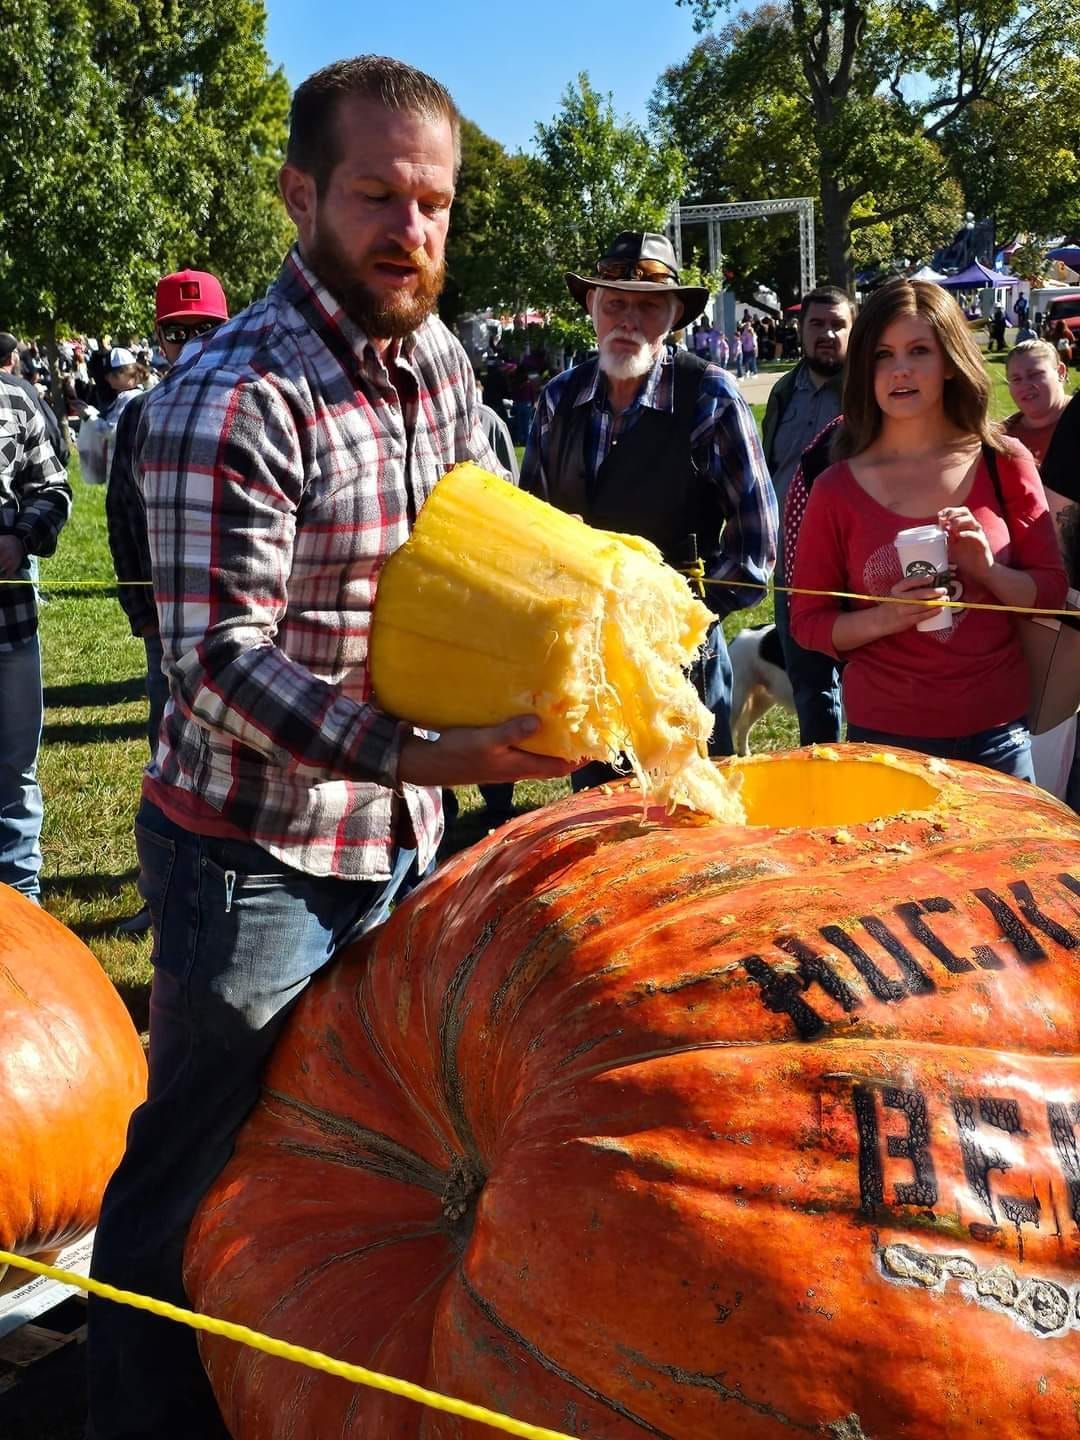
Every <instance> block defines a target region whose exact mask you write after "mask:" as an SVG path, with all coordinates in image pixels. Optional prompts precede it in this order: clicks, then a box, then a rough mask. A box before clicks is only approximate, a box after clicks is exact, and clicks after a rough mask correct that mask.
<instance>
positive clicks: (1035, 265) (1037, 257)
mask: <svg viewBox="0 0 1080 1440" xmlns="http://www.w3.org/2000/svg"><path fill="white" fill-rule="evenodd" d="M1048 268H1049V267H1048V262H1047V259H1046V242H1045V241H1043V240H1037V239H1033V238H1030V237H1025V239H1024V241H1023V243H1022V244H1020V245H1017V247H1016V249H1015V250H1014V251H1013V252H1012V254H1011V255H1010V256H1009V269H1010V270H1011V271H1012V273H1013V274H1014V275H1018V276H1019V277H1020V279H1021V280H1027V281H1028V282H1029V284H1031V285H1032V286H1034V287H1036V288H1037V287H1038V286H1039V285H1041V284H1042V283H1043V281H1044V280H1045V278H1046V272H1047V269H1048Z"/></svg>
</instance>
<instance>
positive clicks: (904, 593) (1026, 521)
mask: <svg viewBox="0 0 1080 1440" xmlns="http://www.w3.org/2000/svg"><path fill="white" fill-rule="evenodd" d="M989 390H990V385H989V381H988V379H987V376H986V371H985V369H984V367H983V363H982V356H981V354H980V352H979V350H978V347H977V346H976V344H975V341H974V340H973V338H972V336H971V334H970V332H969V331H968V329H967V326H966V324H965V322H964V317H963V314H962V313H961V311H960V308H959V306H958V305H957V304H956V302H955V300H953V298H952V297H951V296H950V295H949V294H948V293H947V292H946V291H944V290H941V289H939V288H938V286H936V285H932V284H928V283H925V282H920V281H910V280H896V281H892V282H890V283H889V284H887V285H884V286H882V287H881V289H880V290H878V291H876V292H875V293H874V294H873V295H872V296H871V297H870V299H869V300H868V301H867V303H866V304H865V305H864V306H863V309H862V310H861V312H860V313H859V315H858V317H857V319H856V321H855V324H854V326H853V328H852V333H851V341H850V345H849V349H848V368H847V374H846V380H845V384H844V399H843V414H844V424H843V427H842V428H841V429H840V430H839V431H838V441H837V448H836V450H834V455H835V456H836V458H837V461H838V463H836V464H834V465H833V466H831V467H830V469H828V470H827V471H826V472H825V473H824V474H823V475H822V476H821V477H820V478H819V479H818V481H817V483H816V484H815V485H814V488H813V490H812V491H811V494H810V498H809V501H808V503H807V508H806V516H805V518H804V520H803V523H802V528H801V530H800V532H799V540H798V548H797V551H796V556H795V574H794V585H795V587H796V589H800V588H801V589H805V590H822V591H832V592H835V591H855V592H857V593H860V594H868V595H878V596H881V597H883V601H882V602H876V601H872V600H860V601H854V602H852V603H851V605H850V608H848V607H847V606H846V605H845V604H844V602H842V601H840V600H835V599H832V598H831V597H830V596H829V595H824V596H822V595H811V594H796V595H795V596H793V598H792V606H791V621H792V631H793V633H794V635H795V638H796V640H797V641H798V642H799V644H800V645H804V646H806V647H807V648H808V649H812V650H821V651H824V652H825V653H826V654H830V655H833V656H834V657H836V658H837V659H841V660H844V661H845V662H846V664H845V670H844V702H845V710H846V712H847V716H848V738H849V739H850V740H860V741H867V742H870V743H873V744H894V745H902V746H907V747H908V748H910V749H913V750H920V751H922V752H924V753H925V754H930V755H938V756H941V757H942V758H945V759H957V760H971V761H975V762H978V763H980V764H983V765H988V766H990V767H992V768H993V769H995V770H1000V771H1002V772H1004V773H1006V774H1011V775H1016V776H1019V777H1020V778H1023V779H1028V780H1031V779H1034V773H1033V770H1032V766H1031V753H1030V738H1029V735H1028V730H1027V722H1026V714H1025V712H1026V708H1027V669H1026V665H1025V662H1024V658H1023V654H1022V652H1021V649H1020V644H1019V641H1018V639H1017V637H1016V634H1015V632H1014V628H1013V624H1012V621H1011V618H1010V616H1009V615H1008V614H1007V613H996V612H994V611H983V610H958V611H954V612H953V614H952V624H951V625H950V626H949V627H948V628H946V629H939V630H917V629H916V628H915V627H916V625H917V624H918V622H919V621H920V620H925V619H926V616H927V612H926V609H925V608H924V607H922V606H916V605H897V604H890V603H888V601H887V599H885V598H884V597H890V596H895V597H903V598H906V599H909V600H910V599H915V600H920V601H930V602H933V601H936V602H938V603H940V602H941V601H943V600H945V599H947V598H950V597H951V598H953V599H964V600H967V601H976V602H982V603H989V604H993V603H995V602H996V603H999V604H1001V605H1003V606H1008V605H1016V606H1031V605H1036V606H1058V605H1060V604H1061V603H1062V601H1063V599H1064V596H1065V590H1066V581H1065V572H1064V570H1063V568H1062V565H1061V558H1060V555H1059V553H1058V547H1057V541H1056V539H1055V536H1054V527H1053V522H1052V521H1051V518H1050V513H1049V510H1048V509H1047V504H1046V498H1045V496H1044V494H1043V489H1042V485H1041V483H1040V481H1039V476H1038V472H1037V471H1036V469H1035V465H1034V462H1033V461H1032V459H1031V456H1030V455H1029V454H1028V453H1027V451H1026V450H1024V449H1023V448H1022V447H1021V446H1019V445H1017V444H1016V443H1015V441H1012V440H1010V439H1008V438H1007V437H1006V436H1005V435H1004V434H1003V433H1002V431H1001V430H1000V429H999V428H998V427H997V426H995V425H992V424H991V423H990V420H989V418H988V401H989ZM995 472H996V474H995ZM995 482H996V483H995ZM999 494H1000V496H1001V500H1000V501H999V499H998V495H999ZM923 525H935V526H940V527H941V528H942V529H943V530H945V532H946V535H947V537H948V553H949V571H948V574H947V575H944V576H936V577H933V578H932V579H930V580H928V579H927V578H926V577H925V576H913V577H910V578H907V579H904V578H903V576H902V572H901V568H900V561H899V557H898V555H897V552H896V546H895V540H896V536H897V534H898V533H899V532H900V531H901V530H906V529H909V528H912V527H915V526H923Z"/></svg>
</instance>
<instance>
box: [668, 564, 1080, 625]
mask: <svg viewBox="0 0 1080 1440" xmlns="http://www.w3.org/2000/svg"><path fill="white" fill-rule="evenodd" d="M700 564H701V562H700V561H699V562H698V565H700ZM679 573H680V574H681V575H686V576H687V577H688V578H689V579H690V581H691V583H692V584H694V585H723V586H727V587H730V588H732V589H735V588H738V589H743V590H764V591H767V592H772V593H774V594H775V592H776V591H778V590H781V591H783V593H784V594H785V595H824V596H826V597H827V598H828V599H830V600H868V601H869V602H870V603H871V604H872V605H926V606H929V607H930V608H932V609H934V610H937V609H943V610H997V611H1000V612H1001V613H1002V614H1004V615H1046V616H1051V617H1053V618H1055V619H1066V618H1067V619H1069V620H1076V619H1077V618H1078V617H1080V611H1076V610H1040V609H1038V608H1037V607H1035V606H1032V605H999V604H992V603H986V602H985V601H979V600H914V599H912V598H911V596H909V595H863V594H861V593H860V592H859V591H858V590H809V589H807V588H806V587H805V586H803V585H773V584H770V583H768V582H766V581H763V580H705V579H702V578H701V577H700V576H699V574H698V571H697V569H696V568H695V567H693V566H690V567H687V568H686V569H683V570H680V572H679Z"/></svg>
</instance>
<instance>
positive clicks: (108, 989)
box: [0, 885, 146, 1283]
mask: <svg viewBox="0 0 1080 1440" xmlns="http://www.w3.org/2000/svg"><path fill="white" fill-rule="evenodd" d="M145 1092H146V1062H145V1060H144V1059H143V1053H142V1046H141V1045H140V1044H139V1037H138V1035H137V1034H136V1032H135V1027H134V1026H133V1025H132V1023H131V1020H130V1018H129V1016H128V1013H127V1010H126V1009H125V1008H124V1004H123V1002H122V1000H121V999H120V997H119V995H117V993H116V991H115V990H114V989H113V987H112V985H111V984H110V983H109V981H108V979H107V978H106V976H105V973H104V971H103V970H102V968H101V966H100V965H99V964H98V961H97V960H96V959H95V957H94V956H93V954H92V953H91V952H90V951H89V950H88V949H87V948H86V946H85V945H84V944H83V943H82V941H81V940H79V939H77V938H76V937H75V936H74V935H73V934H72V933H71V931H70V930H66V929H65V928H64V926H63V925H61V924H60V922H59V921H58V920H54V919H53V918H52V916H51V915H48V914H46V913H45V911H44V910H42V909H39V907H38V906H36V905H32V904H31V903H30V901H29V900H27V899H25V898H24V897H23V896H22V895H19V894H18V893H17V892H16V891H14V890H11V889H9V888H8V887H7V886H6V885H0V1248H2V1249H4V1250H8V1251H11V1252H13V1253H15V1254H18V1255H28V1256H38V1257H43V1256H47V1255H48V1254H50V1253H51V1252H53V1251H55V1250H56V1249H57V1248H59V1247H60V1246H62V1245H65V1244H67V1243H68V1242H69V1241H73V1240H77V1239H78V1238H79V1237H80V1236H82V1235H85V1234H86V1233H87V1231H88V1230H90V1229H91V1228H92V1227H93V1225H94V1224H95V1222H96V1220H97V1217H98V1211H99V1209H100V1207H101V1197H102V1194H103V1192H104V1189H105V1183H106V1181H107V1180H108V1178H109V1176H110V1175H111V1173H112V1171H113V1169H114V1168H115V1166H116V1162H117V1161H118V1160H119V1159H120V1155H121V1153H122V1151H123V1149H124V1135H125V1133H126V1130H127V1122H128V1117H129V1116H130V1115H131V1112H132V1110H133V1109H134V1108H135V1106H136V1105H137V1104H138V1103H139V1101H140V1100H141V1099H142V1098H143V1095H144V1094H145ZM4 1269H6V1267H0V1279H3V1272H4ZM26 1278H27V1277H26V1276H25V1275H24V1274H21V1273H20V1274H18V1275H16V1274H15V1273H14V1272H12V1275H11V1276H9V1277H8V1281H9V1283H11V1282H13V1281H23V1280H25V1279H26Z"/></svg>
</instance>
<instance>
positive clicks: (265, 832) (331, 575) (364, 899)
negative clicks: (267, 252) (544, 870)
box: [89, 56, 569, 1440]
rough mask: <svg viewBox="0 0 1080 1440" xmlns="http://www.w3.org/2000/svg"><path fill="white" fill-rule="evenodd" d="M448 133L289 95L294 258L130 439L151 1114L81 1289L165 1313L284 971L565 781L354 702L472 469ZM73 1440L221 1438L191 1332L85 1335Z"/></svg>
mask: <svg viewBox="0 0 1080 1440" xmlns="http://www.w3.org/2000/svg"><path fill="white" fill-rule="evenodd" d="M457 132H458V117H457V112H456V110H455V108H454V105H453V101H452V100H451V99H450V96H449V95H448V94H447V92H446V91H445V90H444V89H443V87H442V86H441V85H439V84H438V83H437V82H436V81H434V80H432V79H431V78H430V77H428V76H426V75H423V74H421V73H420V72H419V71H416V70H413V69H411V68H410V67H408V66H406V65H403V64H401V63H400V62H398V61H393V60H385V59H381V58H378V57H371V56H365V57H361V58H360V59H358V60H354V61H345V62H341V63H339V64H336V65H332V66H329V67H327V68H326V69H325V70H322V71H320V72H318V73H317V74H316V75H314V76H312V77H311V78H310V79H309V80H307V81H306V82H305V83H304V84H303V85H301V86H300V88H299V89H298V90H297V92H296V94H295V96H294V98H293V104H292V113H291V126H290V138H289V149H288V158H287V161H286V164H285V166H284V168H283V170H282V174H281V191H282V196H283V198H284V201H285V204H286V207H287V209H288V210H289V213H290V215H291V217H292V219H293V220H294V222H295V223H296V227H297V231H298V234H299V240H298V244H297V247H296V248H295V249H294V250H293V251H292V253H291V254H290V255H289V256H288V258H287V259H286V261H285V264H284V266H283V267H282V270H281V273H280V275H279V277H278V279H277V281H276V282H275V284H274V285H273V286H272V287H271V289H270V292H269V294H268V295H267V297H266V299H265V300H264V301H262V302H260V303H258V304H255V305H253V306H251V307H250V308H249V309H248V310H246V311H244V312H242V313H241V314H240V315H238V316H236V317H235V318H234V319H233V320H231V321H230V322H228V323H227V324H226V325H224V326H222V327H221V328H220V329H218V330H217V331H215V332H214V334H213V335H212V336H209V337H207V338H206V340H205V341H204V342H203V343H202V345H201V346H199V347H198V349H197V350H196V351H195V353H192V351H193V350H194V348H195V347H194V346H192V347H189V349H188V350H186V351H185V355H184V358H183V360H182V361H181V363H180V364H179V366H178V367H177V368H176V370H175V371H173V372H172V374H170V375H169V377H168V378H167V379H166V380H165V382H164V383H163V384H162V385H161V386H160V387H159V388H158V390H156V391H155V392H153V393H152V394H151V395H150V396H149V397H148V399H147V400H146V402H145V404H144V406H143V413H142V416H141V419H140V425H139V431H138V434H137V437H136V450H137V454H138V466H139V472H140V477H141V485H142V492H143V497H144V499H145V502H146V513H147V527H148V533H149V540H150V551H151V557H152V561H153V573H154V594H155V601H156V605H157V610H158V617H159V620H160V624H161V636H162V641H163V646H164V654H165V667H166V670H167V672H168V675H169V683H170V700H169V704H168V706H167V707H166V711H165V718H164V721H163V725H162V730H161V736H160V739H159V744H158V747H157V752H156V755H155V758H154V760H153V762H152V763H151V765H150V767H149V769H148V771H147V773H146V778H145V782H144V790H143V800H142V804H141V807H140V811H139V816H138V819H137V822H136V834H137V839H138V849H139V865H140V877H139V883H140V889H141V891H142V894H143V897H144V899H145V900H146V901H147V903H148V904H149V906H150V911H151V915H152V918H153V924H154V956H153V959H154V980H153V988H152V991H151V1001H150V1086H149V1099H148V1101H147V1103H146V1104H145V1105H144V1106H142V1107H141V1108H140V1109H139V1110H138V1111H137V1112H136V1114H135V1116H134V1117H133V1119H132V1122H131V1126H130V1129H129V1134H128V1148H127V1152H126V1154H125V1156H124V1159H123V1160H122V1162H121V1164H120V1167H119V1169H118V1170H117V1172H116V1174H115V1175H114V1177H113V1179H112V1181H111V1183H110V1185H109V1189H108V1192H107V1194H106V1197H105V1202H104V1206H103V1210H102V1217H101V1222H100V1224H99V1227H98V1233H97V1241H96V1245H95V1251H94V1274H95V1275H96V1276H98V1278H99V1279H102V1280H106V1281H110V1282H112V1283H113V1284H117V1285H121V1286H127V1287H129V1288H131V1289H133V1290H138V1291H141V1292H143V1293H149V1294H151V1295H157V1296H160V1297H161V1298H164V1299H167V1300H172V1301H175V1302H178V1303H180V1304H184V1303H186V1302H185V1297H184V1289H183V1284H182V1276H181V1261H182V1255H183V1246H184V1240H185V1236H186V1233H187V1229H188V1225H189V1223H190V1220H191V1217H192V1215H193V1214H194V1211H195V1209H196V1207H197V1205H198V1203H199V1201H200V1199H201V1198H202V1196H203V1194H204V1193H205V1192H206V1190H207V1188H208V1187H209V1185H210V1184H211V1183H212V1181H213V1179H214V1178H215V1176H216V1175H217V1174H218V1172H219V1171H220V1170H221V1168H222V1166H223V1165H224V1164H225V1162H226V1161H227V1160H228V1158H229V1155H230V1153H231V1150H232V1145H233V1141H234V1138H235V1135H236V1132H237V1130H238V1129H239V1127H240V1125H241V1124H242V1122H243V1120H244V1117H245V1116H246V1114H247V1112H248V1110H249V1109H250V1108H251V1106H252V1105H253V1104H254V1102H255V1099H256V1098H257V1094H258V1087H259V1074H260V1070H261V1067H262V1064H263V1061H264V1060H265V1058H266V1056H267V1055H268V1053H269V1051H270V1049H271V1048H272V1046H273V1042H274V1040H275V1038H276V1036H277V1034H278V1033H279V1032H280V1029H281V1026H282V1024H283V1023H284V1019H285V1016H286V1014H287V1011H288V1009H289V1007H290V1005H291V1004H292V1003H293V1001H294V1000H295V999H296V998H297V997H298V995H299V994H300V992H301V991H302V990H303V988H304V986H305V985H306V984H307V982H308V980H309V979H310V977H311V975H312V974H313V973H314V972H315V971H316V970H318V969H319V968H320V967H321V966H322V965H324V964H325V963H326V962H327V961H328V960H329V958H330V957H331V955H333V953H334V952H335V951H336V950H337V949H339V948H340V947H341V946H342V945H344V944H345V943H347V942H348V941H349V940H351V939H353V938H355V937H356V936H357V935H359V934H361V933H363V932H364V931H365V930H367V929H369V928H370V927H371V926H373V925H375V924H377V923H378V922H379V921H381V920H382V919H383V918H384V917H385V915H386V914H387V912H388V910H389V907H390V904H391V901H392V899H393V896H394V892H395V890H396V889H397V887H398V885H399V884H400V882H401V880H402V879H403V878H404V877H405V875H406V873H407V872H408V871H409V870H410V868H413V869H418V870H419V871H420V872H423V871H424V870H425V869H426V868H427V867H428V865H429V864H430V863H431V861H432V859H433V857H434V854H435V849H436V846H437V844H438V841H439V837H440V833H441V828H442V817H441V810H440V801H439V787H440V786H442V785H454V784H461V783H464V782H467V781H476V782H485V783H488V782H492V781H496V782H497V781H506V780H514V779H525V778H529V777H537V778H546V777H550V776H553V775H559V774H564V773H566V771H567V770H568V769H569V767H568V766H567V765H565V764H564V763H563V762H561V761H558V760H546V759H544V758H543V757H537V756H533V755H529V754H527V753H525V752H524V751H521V750H520V749H518V748H516V747H517V745H518V743H519V742H520V741H521V740H523V739H525V738H527V736H528V735H530V734H532V733H533V732H534V731H535V729H536V728H537V725H538V721H537V720H536V719H535V717H532V716H527V717H518V718H517V719H515V720H511V721H508V722H507V723H506V724H504V725H501V726H495V727H491V728H487V729H461V730H454V731H449V732H446V733H444V734H443V735H441V736H439V737H438V738H437V739H434V740H432V739H428V738H425V737H423V736H421V735H418V734H417V733H416V732H415V731H414V730H413V729H412V727H411V726H409V725H408V724H405V723H402V722H401V721H399V720H397V719H395V718H393V717H391V716H389V715H386V714H384V713H382V712H381V711H379V710H378V709H377V708H376V706H375V705H374V704H373V700H372V695H371V686H370V680H369V677H368V673H367V665H366V658H367V642H368V633H369V629H370V624H371V609H372V601H373V598H374V594H375V586H376V583H377V580H378V574H379V569H380V566H381V565H382V563H383V561H384V560H385V559H386V557H387V556H388V555H389V554H390V553H391V552H392V551H393V550H395V549H396V548H397V547H398V546H399V545H401V544H402V542H403V541H404V540H405V538H406V536H407V535H408V532H409V529H410V527H411V525H412V523H413V521H414V520H415V518H416V515H417V512H418V511H419V509H420V507H421V506H422V505H423V503H424V500H425V499H426V497H427V496H428V494H429V493H430V491H431V489H432V488H433V486H434V485H435V483H436V481H437V480H438V479H439V478H440V476H441V475H442V474H443V473H444V471H445V470H446V469H447V468H448V467H449V466H451V465H453V464H454V463H455V462H457V461H461V460H466V459H475V460H477V461H478V462H479V463H481V464H483V465H486V466H488V467H489V468H495V469H497V468H498V466H497V463H496V461H495V459H494V456H493V455H492V453H491V451H490V449H489V448H488V446H487V443H486V441H485V440H484V438H483V433H482V430H481V429H480V427H479V425H478V418H477V413H476V395H475V386H474V382H473V378H472V373H471V370H470V367H469V362H468V359H467V357H466V355H465V353H464V351H463V350H462V348H461V346H460V345H459V344H458V343H457V341H456V340H455V339H454V338H453V337H452V336H451V335H450V334H449V332H448V331H447V330H446V329H445V327H444V326H443V325H442V324H441V323H440V322H439V320H438V319H437V318H435V316H434V315H433V313H432V312H433V310H434V305H435V301H436V299H437V297H438V294H439V290H440V288H441V284H442V278H443V254H444V249H445V241H446V232H447V228H448V223H449V213H450V204H451V201H452V199H453V193H454V182H455V177H456V171H457V164H458V156H459V147H458V138H457ZM89 1358H90V1425H89V1434H90V1435H91V1436H93V1437H94V1440H119V1437H121V1436H123V1437H125V1440H131V1437H134V1436H153V1437H155V1440H168V1437H177V1440H179V1437H184V1440H191V1437H194V1436H198V1437H200V1440H210V1437H225V1436H226V1435H227V1431H226V1430H225V1428H224V1425H223V1423H222V1421H221V1418H220V1415H219V1414H218V1411H217V1407H216V1405H215V1404H214V1401H213V1397H212V1395H211V1393H210V1389H209V1385H208V1383H207V1381H206V1377H205V1375H204V1373H203V1371H202V1367H201V1365H200V1363H199V1360H198V1354H197V1351H196V1348H195V1343H194V1338H193V1336H192V1333H191V1332H190V1331H188V1330H186V1329H183V1328H181V1327H180V1326H175V1325H170V1324H168V1323H167V1322H163V1321H159V1320H154V1319H152V1318H150V1317H147V1316H144V1315H140V1314H139V1313H138V1312H136V1311H132V1310H129V1309H126V1308H123V1307H120V1306H110V1305H108V1303H107V1302H103V1303H99V1302H94V1303H93V1305H92V1308H91V1316H90V1356H89Z"/></svg>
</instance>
